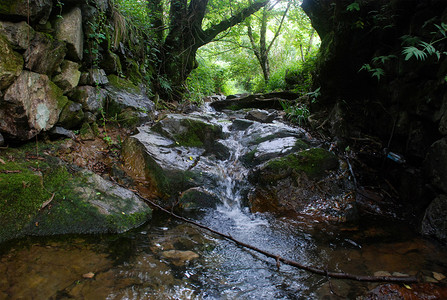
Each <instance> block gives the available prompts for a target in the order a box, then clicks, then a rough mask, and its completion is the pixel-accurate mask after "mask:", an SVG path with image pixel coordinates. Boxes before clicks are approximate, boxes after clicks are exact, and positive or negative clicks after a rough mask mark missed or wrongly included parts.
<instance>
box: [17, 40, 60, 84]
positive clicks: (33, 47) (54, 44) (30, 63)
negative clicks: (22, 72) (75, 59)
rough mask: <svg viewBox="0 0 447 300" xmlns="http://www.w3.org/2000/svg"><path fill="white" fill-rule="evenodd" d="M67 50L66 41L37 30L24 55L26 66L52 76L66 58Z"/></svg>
mask: <svg viewBox="0 0 447 300" xmlns="http://www.w3.org/2000/svg"><path fill="white" fill-rule="evenodd" d="M66 51H67V48H66V47H65V44H64V42H61V41H59V40H57V39H54V38H52V37H51V36H48V35H46V34H44V33H41V32H37V33H36V35H35V37H34V39H33V40H31V43H30V46H29V47H28V48H27V49H26V51H25V54H24V56H23V57H24V58H25V67H26V68H27V69H29V70H31V71H33V72H36V73H40V74H46V75H48V76H51V75H53V74H54V72H55V71H56V70H57V69H58V68H59V66H60V64H61V63H62V61H63V60H64V57H65V53H66Z"/></svg>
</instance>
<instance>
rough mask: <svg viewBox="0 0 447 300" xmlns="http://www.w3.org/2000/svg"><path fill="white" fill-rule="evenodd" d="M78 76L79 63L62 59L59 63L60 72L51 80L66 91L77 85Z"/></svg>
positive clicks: (79, 75) (79, 76) (79, 74)
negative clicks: (60, 63)
mask: <svg viewBox="0 0 447 300" xmlns="http://www.w3.org/2000/svg"><path fill="white" fill-rule="evenodd" d="M80 78H81V72H80V71H79V64H77V63H75V62H72V61H69V60H64V61H63V62H62V65H61V73H60V74H58V75H56V76H55V77H54V78H53V82H54V83H56V84H57V85H58V86H59V87H60V88H61V89H62V90H63V91H64V93H66V92H69V91H71V90H72V89H74V88H75V87H76V86H77V85H78V83H79V79H80Z"/></svg>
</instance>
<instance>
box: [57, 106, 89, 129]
mask: <svg viewBox="0 0 447 300" xmlns="http://www.w3.org/2000/svg"><path fill="white" fill-rule="evenodd" d="M83 120H84V111H83V110H82V104H81V103H75V102H73V101H70V100H69V101H68V103H67V105H65V107H64V109H63V110H62V112H61V114H60V116H59V121H58V124H59V125H61V126H62V127H64V128H68V129H72V128H76V127H78V126H79V125H81V123H82V121H83Z"/></svg>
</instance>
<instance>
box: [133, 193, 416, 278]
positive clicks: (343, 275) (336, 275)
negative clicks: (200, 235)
mask: <svg viewBox="0 0 447 300" xmlns="http://www.w3.org/2000/svg"><path fill="white" fill-rule="evenodd" d="M135 194H136V195H137V196H138V197H140V198H141V199H142V200H143V201H145V202H146V203H148V204H149V205H151V206H153V207H155V208H157V209H159V210H161V211H163V212H165V213H167V214H169V215H170V216H172V217H174V218H176V219H178V220H181V221H183V222H185V223H189V224H192V225H194V226H197V227H199V228H202V229H205V230H207V231H209V232H212V233H214V234H217V235H219V236H221V237H224V238H226V239H227V240H230V241H232V242H234V243H236V244H237V245H239V246H242V247H245V248H248V249H251V250H254V251H256V252H258V253H261V254H264V255H265V256H267V257H270V258H273V259H275V260H276V264H277V266H279V262H282V263H284V264H286V265H289V266H293V267H296V268H298V269H301V270H306V271H308V272H311V273H314V274H317V275H322V276H326V277H331V278H337V279H349V280H356V281H368V282H397V283H417V282H418V279H417V278H416V277H412V276H367V275H354V274H349V273H343V272H329V271H327V270H322V269H319V268H315V267H312V266H307V265H303V264H301V263H299V262H297V261H293V260H289V259H286V258H283V257H281V256H279V255H275V254H272V253H270V252H267V251H264V250H262V249H259V248H256V247H254V246H252V245H249V244H247V243H244V242H241V241H239V240H236V239H235V238H233V237H232V236H230V235H228V234H225V233H222V232H219V231H216V230H214V229H211V228H209V227H207V226H205V225H202V224H199V223H197V222H194V221H191V220H189V219H186V218H184V217H182V216H179V215H177V214H175V213H173V212H171V211H169V210H167V209H166V208H164V207H162V206H160V205H158V204H156V203H155V202H153V201H151V200H149V199H147V198H145V197H143V196H142V195H141V194H140V193H138V192H135Z"/></svg>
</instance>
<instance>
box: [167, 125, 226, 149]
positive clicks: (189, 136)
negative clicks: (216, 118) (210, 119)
mask: <svg viewBox="0 0 447 300" xmlns="http://www.w3.org/2000/svg"><path fill="white" fill-rule="evenodd" d="M181 125H183V126H185V127H186V128H187V130H185V131H183V132H181V133H178V134H175V135H174V136H173V138H174V140H175V141H176V142H177V143H178V144H179V145H180V146H185V147H203V146H209V145H211V144H212V143H213V142H214V141H215V140H216V139H217V138H219V137H220V135H221V133H222V130H221V128H220V127H219V126H216V125H212V124H208V123H205V122H202V121H200V120H195V119H182V120H181Z"/></svg>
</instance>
